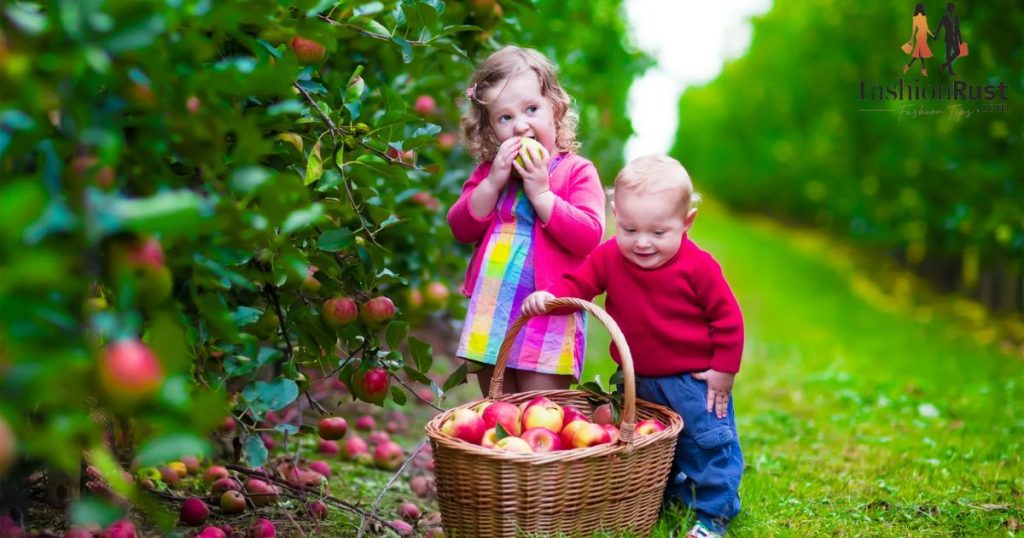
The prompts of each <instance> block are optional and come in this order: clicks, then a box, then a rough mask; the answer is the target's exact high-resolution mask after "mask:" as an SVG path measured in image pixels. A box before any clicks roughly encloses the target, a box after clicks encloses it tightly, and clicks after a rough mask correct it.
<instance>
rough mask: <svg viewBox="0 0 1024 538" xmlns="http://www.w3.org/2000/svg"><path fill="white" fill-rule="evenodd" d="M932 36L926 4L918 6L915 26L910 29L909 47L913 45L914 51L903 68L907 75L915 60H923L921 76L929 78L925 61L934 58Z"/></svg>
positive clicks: (915, 7) (915, 12) (916, 7)
mask: <svg viewBox="0 0 1024 538" xmlns="http://www.w3.org/2000/svg"><path fill="white" fill-rule="evenodd" d="M930 35H932V31H931V30H929V29H928V18H927V17H926V14H925V12H924V4H918V5H916V6H914V25H913V26H912V27H911V29H910V41H908V42H907V45H910V44H911V43H913V44H914V45H913V47H914V48H913V49H912V50H911V51H910V62H909V63H907V65H905V66H903V72H904V73H906V72H907V71H908V70H910V65H911V64H913V63H914V60H917V59H918V58H920V59H921V74H922V75H924V76H926V77H927V76H928V70H927V69H925V67H924V59H925V58H931V57H932V50H931V49H929V48H928V36H930Z"/></svg>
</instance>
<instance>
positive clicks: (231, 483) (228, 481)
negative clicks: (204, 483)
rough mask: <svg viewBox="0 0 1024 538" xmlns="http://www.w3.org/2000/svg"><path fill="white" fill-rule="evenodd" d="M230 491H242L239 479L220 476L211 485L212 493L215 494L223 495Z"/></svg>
mask: <svg viewBox="0 0 1024 538" xmlns="http://www.w3.org/2000/svg"><path fill="white" fill-rule="evenodd" d="M228 491H242V485H241V484H239V483H238V480H235V479H234V478H231V477H228V476H225V477H224V478H218V479H217V481H216V482H214V483H213V485H212V486H210V495H213V496H217V495H223V494H224V493H225V492H228Z"/></svg>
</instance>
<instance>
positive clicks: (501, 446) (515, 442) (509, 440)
mask: <svg viewBox="0 0 1024 538" xmlns="http://www.w3.org/2000/svg"><path fill="white" fill-rule="evenodd" d="M494 449H495V450H500V451H502V452H517V453H520V454H529V453H531V452H533V449H532V448H530V445H529V443H527V442H526V441H524V440H522V439H520V438H519V437H506V438H504V439H502V440H500V441H498V442H497V443H496V444H495V445H494Z"/></svg>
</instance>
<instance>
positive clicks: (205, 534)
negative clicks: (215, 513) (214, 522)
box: [90, 527, 228, 538]
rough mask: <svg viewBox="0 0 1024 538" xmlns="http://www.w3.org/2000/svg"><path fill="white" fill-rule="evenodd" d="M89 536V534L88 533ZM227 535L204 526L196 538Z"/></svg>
mask: <svg viewBox="0 0 1024 538" xmlns="http://www.w3.org/2000/svg"><path fill="white" fill-rule="evenodd" d="M90 536H91V535H90ZM227 537H228V535H227V534H225V533H224V531H222V530H221V529H219V528H217V527H204V528H203V530H201V531H199V534H197V535H196V538H227Z"/></svg>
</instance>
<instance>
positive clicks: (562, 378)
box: [505, 370, 572, 392]
mask: <svg viewBox="0 0 1024 538" xmlns="http://www.w3.org/2000/svg"><path fill="white" fill-rule="evenodd" d="M509 373H514V377H515V383H516V386H517V387H519V391H518V392H528V391H531V390H568V389H569V384H570V383H572V376H571V375H554V374H542V373H539V372H529V371H526V370H506V371H505V377H506V378H507V377H509ZM505 385H506V386H508V383H505Z"/></svg>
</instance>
